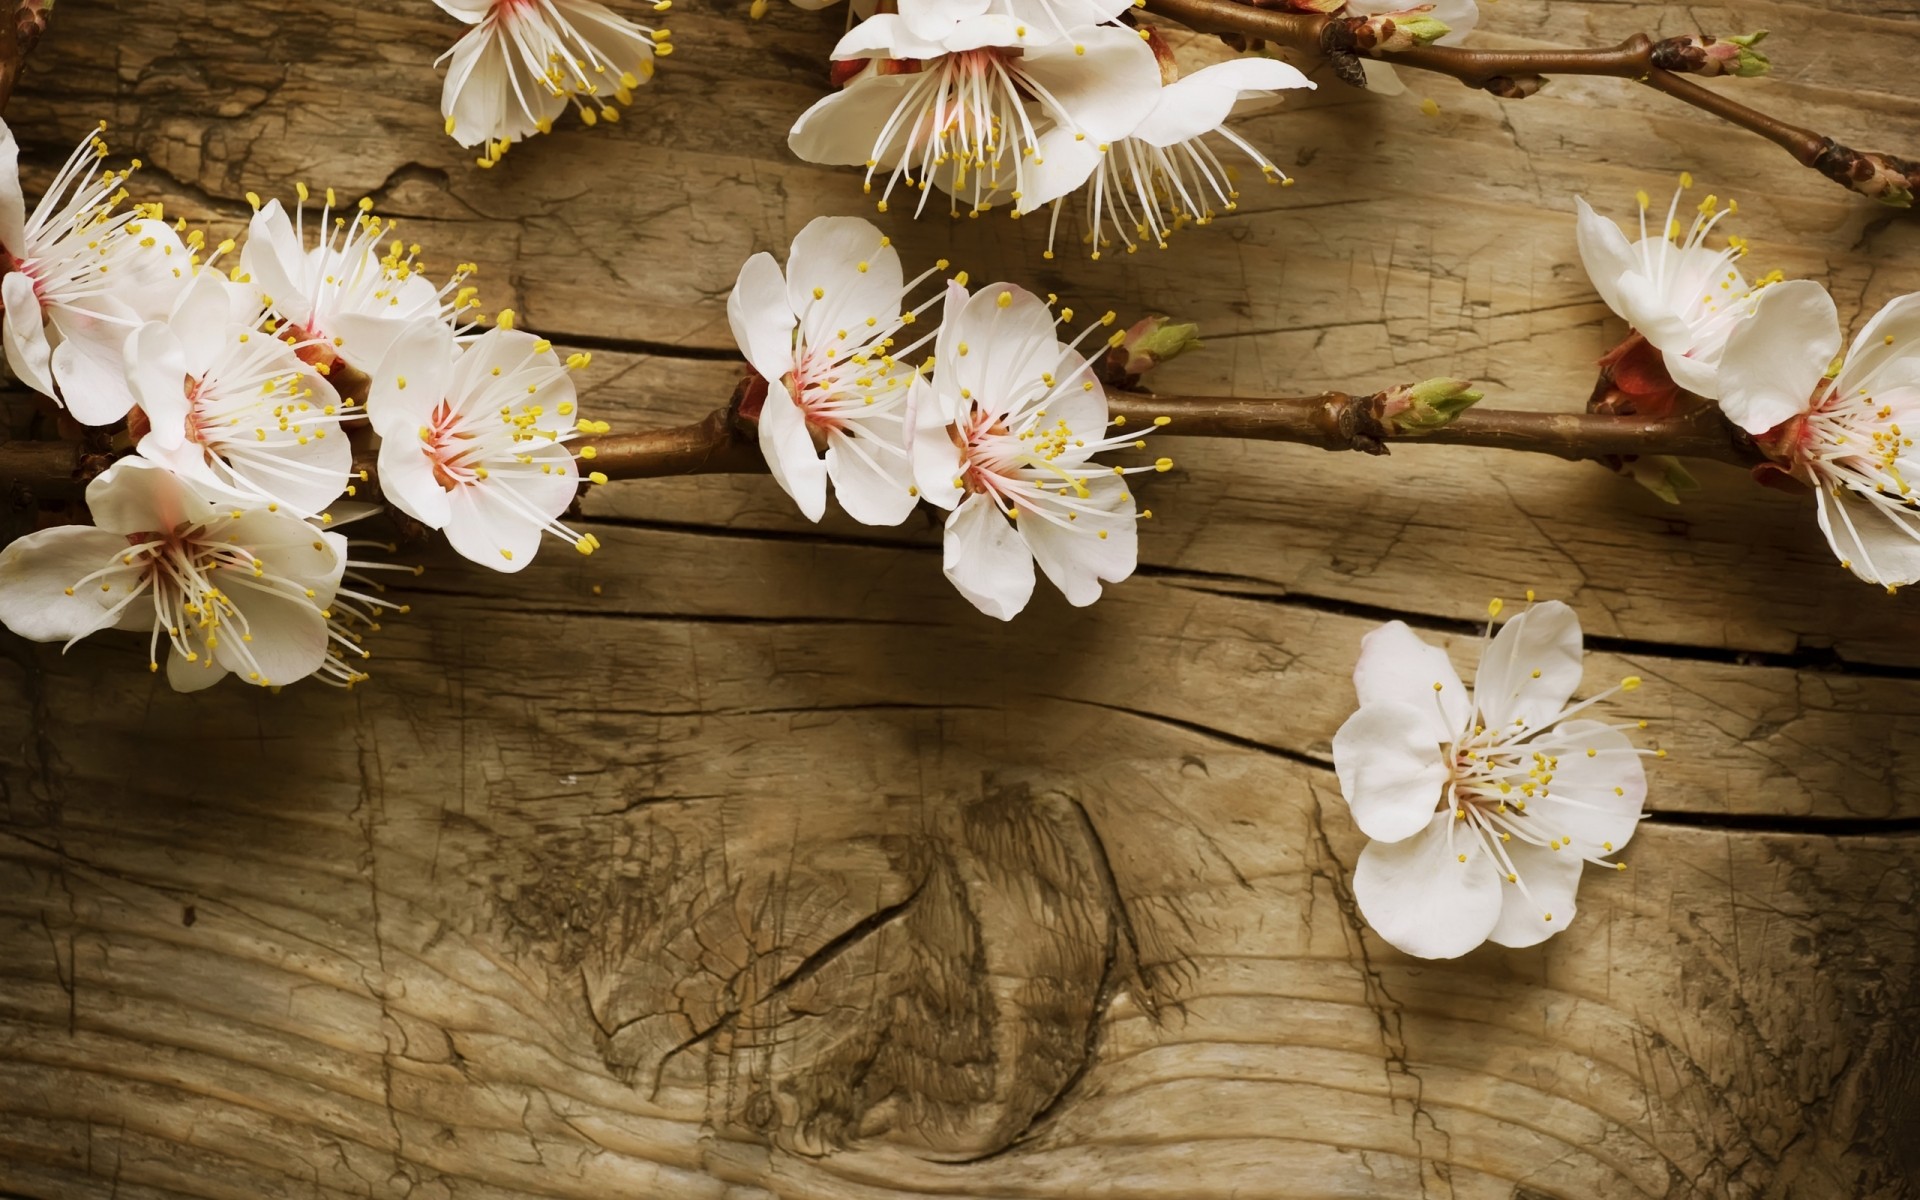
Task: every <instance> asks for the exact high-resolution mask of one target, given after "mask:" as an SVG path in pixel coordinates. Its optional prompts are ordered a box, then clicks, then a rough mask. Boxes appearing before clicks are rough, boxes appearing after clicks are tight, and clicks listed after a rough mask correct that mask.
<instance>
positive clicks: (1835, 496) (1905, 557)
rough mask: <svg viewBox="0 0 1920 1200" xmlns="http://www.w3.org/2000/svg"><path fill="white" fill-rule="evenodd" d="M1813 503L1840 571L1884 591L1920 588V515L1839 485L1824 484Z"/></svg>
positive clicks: (1891, 502) (1890, 500)
mask: <svg viewBox="0 0 1920 1200" xmlns="http://www.w3.org/2000/svg"><path fill="white" fill-rule="evenodd" d="M1814 499H1815V503H1816V504H1817V505H1818V510H1817V511H1818V513H1819V517H1820V532H1821V533H1824V534H1826V535H1827V544H1828V545H1829V546H1832V547H1833V553H1834V556H1835V557H1837V558H1838V559H1839V560H1840V565H1841V566H1843V567H1845V568H1847V570H1849V571H1852V572H1853V573H1854V574H1855V575H1857V576H1859V577H1860V578H1861V579H1864V580H1866V581H1867V582H1868V583H1877V584H1881V585H1882V586H1885V587H1904V586H1906V585H1907V584H1910V583H1920V513H1916V512H1915V511H1914V510H1912V509H1910V508H1907V507H1905V506H1903V505H1901V504H1899V503H1898V502H1897V501H1895V500H1893V499H1891V498H1889V497H1882V496H1874V495H1866V494H1862V493H1857V492H1854V491H1853V490H1851V489H1849V488H1847V487H1845V486H1839V485H1834V484H1824V483H1823V484H1821V485H1820V486H1819V487H1818V488H1817V489H1816V490H1815V492H1814Z"/></svg>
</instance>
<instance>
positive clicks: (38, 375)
mask: <svg viewBox="0 0 1920 1200" xmlns="http://www.w3.org/2000/svg"><path fill="white" fill-rule="evenodd" d="M100 128H101V129H104V128H105V125H104V123H103V124H102V125H101V126H100ZM106 154H107V144H106V143H105V142H104V141H102V140H101V138H100V135H99V132H98V130H94V131H90V132H88V134H87V136H86V137H85V138H84V139H82V140H81V142H80V145H79V146H78V147H77V148H75V150H74V152H73V154H72V155H71V156H70V157H69V158H68V159H67V161H66V163H65V164H64V165H62V166H61V168H60V170H59V172H58V174H56V175H55V176H54V179H53V183H52V184H51V185H49V186H48V188H47V191H46V194H45V195H43V196H42V197H41V198H40V202H39V204H37V205H35V206H34V210H33V213H32V214H31V215H29V214H28V213H27V210H26V199H25V197H24V195H23V194H22V192H21V189H20V173H19V157H20V147H19V144H18V143H17V142H16V141H15V140H14V136H13V130H12V129H10V128H8V127H7V126H6V124H5V123H4V122H0V251H3V252H4V258H0V270H4V272H5V276H4V278H0V299H3V300H4V302H5V307H6V315H5V319H4V322H3V323H0V341H4V343H5V348H6V356H7V363H8V365H9V366H11V367H12V368H13V373H14V375H15V376H16V377H17V378H18V379H19V380H20V381H21V382H22V383H24V384H26V385H27V386H28V387H30V388H32V389H33V390H34V391H36V392H39V393H41V394H43V395H46V396H50V397H52V398H53V399H55V400H58V401H60V402H61V403H62V404H64V405H65V406H66V408H67V411H68V412H70V413H71V414H72V415H73V418H74V420H76V421H79V422H80V423H81V424H83V425H111V424H113V423H114V422H115V421H118V420H120V419H121V418H122V417H124V416H126V415H127V410H128V409H130V408H132V407H133V399H134V398H133V393H132V391H131V390H130V389H129V388H128V386H127V379H126V372H125V370H124V369H123V365H124V364H123V362H122V359H121V352H122V350H123V348H124V347H125V345H126V340H127V336H128V335H129V334H131V333H132V332H133V331H134V330H135V329H137V328H139V327H140V325H141V324H143V323H144V322H146V321H149V320H153V319H155V318H157V317H161V316H163V315H165V314H166V312H167V310H168V309H169V308H171V307H172V304H173V301H174V297H175V296H176V295H177V294H178V291H179V289H180V287H181V285H182V281H183V280H184V279H185V278H186V275H187V272H188V271H189V270H190V269H191V264H190V262H189V256H188V255H187V253H186V251H185V249H184V248H183V247H182V246H181V244H180V239H179V238H178V237H177V236H176V235H175V233H174V231H173V230H171V229H169V228H167V226H166V222H165V221H164V220H162V219H161V216H160V212H159V208H158V206H157V205H156V206H147V205H133V206H131V207H127V208H122V207H120V206H121V205H122V204H123V203H124V202H125V201H126V200H127V198H128V194H127V190H126V188H125V187H124V186H123V185H124V184H125V183H126V181H127V178H128V176H129V174H130V173H131V172H132V170H133V169H134V168H136V167H138V166H139V162H138V160H136V161H135V162H134V163H133V165H132V166H130V167H128V168H127V169H126V170H122V171H115V170H111V169H103V168H102V167H101V166H100V165H99V164H100V160H101V159H103V158H105V157H106Z"/></svg>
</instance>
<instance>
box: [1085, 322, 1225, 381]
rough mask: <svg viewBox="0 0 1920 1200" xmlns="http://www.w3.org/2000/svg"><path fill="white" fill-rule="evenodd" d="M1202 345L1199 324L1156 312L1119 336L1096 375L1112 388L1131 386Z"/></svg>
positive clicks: (1103, 359) (1101, 362)
mask: <svg viewBox="0 0 1920 1200" xmlns="http://www.w3.org/2000/svg"><path fill="white" fill-rule="evenodd" d="M1199 345H1200V327H1199V326H1198V325H1195V324H1193V323H1191V322H1180V323H1176V322H1175V321H1174V319H1173V318H1172V317H1169V316H1164V315H1162V314H1159V313H1155V314H1153V315H1151V316H1146V317H1142V318H1141V319H1140V320H1138V321H1136V322H1134V324H1133V326H1132V328H1130V329H1128V330H1127V331H1126V332H1125V333H1124V334H1122V335H1120V337H1119V339H1118V340H1116V341H1115V342H1114V343H1113V345H1112V346H1111V347H1110V348H1109V349H1108V350H1107V353H1106V356H1105V357H1104V358H1102V359H1101V360H1100V365H1099V368H1098V371H1097V374H1098V375H1099V376H1100V381H1101V382H1102V383H1104V384H1106V385H1107V386H1109V387H1116V388H1121V389H1128V388H1132V387H1135V386H1137V385H1138V384H1139V382H1140V377H1141V376H1142V375H1145V374H1146V373H1147V372H1148V371H1151V370H1153V369H1154V368H1155V367H1157V366H1159V365H1160V364H1161V363H1163V362H1167V361H1170V360H1172V359H1175V358H1178V357H1180V356H1181V355H1182V354H1185V353H1186V352H1187V351H1189V350H1192V349H1194V348H1196V347H1198V346H1199Z"/></svg>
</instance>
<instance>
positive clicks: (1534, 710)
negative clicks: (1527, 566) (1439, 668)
mask: <svg viewBox="0 0 1920 1200" xmlns="http://www.w3.org/2000/svg"><path fill="white" fill-rule="evenodd" d="M1584 671H1585V662H1584V659H1583V658H1582V657H1581V644H1580V618H1579V616H1577V615H1576V614H1575V613H1574V611H1573V610H1572V609H1571V608H1568V607H1567V606H1566V605H1565V604H1562V603H1561V602H1560V601H1558V600H1548V601H1546V602H1544V603H1541V604H1536V605H1534V606H1533V607H1531V608H1529V609H1527V610H1526V611H1525V612H1522V613H1518V614H1516V615H1515V616H1514V617H1513V618H1512V619H1511V620H1509V621H1508V622H1507V623H1506V624H1505V625H1502V626H1501V627H1500V632H1499V633H1497V634H1495V635H1494V637H1493V641H1492V642H1491V643H1489V644H1488V646H1487V649H1486V652H1485V653H1483V654H1482V655H1481V656H1480V669H1479V671H1478V673H1476V674H1475V676H1474V680H1473V698H1474V700H1475V701H1476V702H1477V703H1478V704H1479V706H1480V715H1481V717H1482V718H1483V719H1484V720H1485V722H1486V725H1487V727H1488V728H1489V729H1498V728H1505V727H1506V726H1508V725H1511V724H1513V723H1514V722H1515V721H1516V720H1519V721H1525V722H1526V723H1527V726H1528V727H1529V728H1532V729H1538V728H1540V727H1541V726H1543V725H1545V724H1546V723H1547V722H1548V721H1551V720H1552V719H1553V718H1554V717H1556V716H1559V715H1560V711H1561V710H1562V709H1564V708H1566V706H1567V701H1568V700H1569V699H1571V698H1572V697H1573V693H1574V690H1575V689H1576V688H1578V687H1579V686H1580V676H1581V675H1582V674H1583V673H1584Z"/></svg>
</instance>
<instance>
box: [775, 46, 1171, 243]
mask: <svg viewBox="0 0 1920 1200" xmlns="http://www.w3.org/2000/svg"><path fill="white" fill-rule="evenodd" d="M834 57H835V58H836V59H855V58H870V59H874V60H876V61H875V62H874V63H873V64H872V65H870V66H869V67H868V68H867V69H866V70H865V71H864V72H863V73H862V74H861V75H860V76H858V77H857V78H855V79H854V80H853V81H852V82H851V83H849V84H847V86H846V87H844V88H842V89H841V90H840V91H838V92H835V93H833V94H832V95H829V96H827V97H825V98H823V99H821V100H820V101H819V102H817V103H816V104H814V105H813V107H811V108H809V109H808V110H807V111H806V112H805V113H803V114H802V115H801V117H800V119H799V120H798V121H797V122H795V124H794V126H793V131H792V132H791V134H789V136H788V139H787V141H788V145H789V146H791V147H792V149H793V152H794V153H795V154H797V155H799V156H800V157H801V158H803V159H806V160H807V161H809V162H816V163H824V164H829V165H845V166H861V167H865V168H866V185H865V186H866V189H867V191H868V192H869V193H871V192H872V191H873V187H874V183H875V179H876V177H878V178H879V180H880V182H881V189H880V199H879V200H878V202H877V204H878V207H879V210H880V211H881V212H885V211H887V205H888V202H889V201H890V199H891V198H892V196H893V193H894V189H895V188H896V187H901V186H904V187H906V188H908V189H910V190H911V189H914V188H918V189H920V191H921V193H922V194H921V197H920V200H919V202H918V204H917V206H916V209H915V211H916V212H918V211H920V210H921V209H924V208H925V206H926V198H927V194H928V191H929V189H931V188H934V187H938V188H940V189H942V190H944V191H946V192H947V193H948V194H949V195H951V196H953V197H955V198H956V199H955V203H956V204H957V203H958V202H959V201H960V200H965V201H966V202H967V203H968V204H969V205H970V206H971V208H972V209H973V211H976V212H977V211H984V210H985V209H986V208H988V207H991V206H992V205H995V204H998V203H1003V202H1013V203H1017V204H1020V205H1021V206H1022V207H1024V208H1028V209H1031V208H1033V207H1036V206H1038V205H1041V204H1044V203H1046V202H1048V201H1050V200H1053V199H1055V198H1056V197H1058V196H1061V195H1064V194H1065V193H1066V192H1068V191H1071V190H1072V189H1073V188H1074V187H1077V186H1078V185H1079V184H1080V182H1081V181H1082V180H1083V179H1084V178H1085V175H1084V174H1082V175H1080V176H1079V177H1077V178H1076V177H1074V175H1073V173H1072V172H1070V171H1061V170H1057V169H1056V170H1054V171H1051V172H1049V173H1048V175H1047V177H1046V180H1045V184H1044V186H1042V182H1041V179H1040V177H1039V176H1038V175H1037V170H1038V168H1040V167H1041V166H1043V165H1044V160H1043V158H1042V155H1041V147H1040V141H1041V136H1042V134H1043V133H1044V132H1045V131H1046V130H1048V129H1051V128H1053V127H1055V126H1057V127H1059V128H1060V129H1062V130H1064V131H1065V133H1064V135H1063V136H1066V137H1068V138H1072V139H1077V140H1085V141H1091V142H1092V143H1093V144H1095V145H1096V146H1097V145H1099V144H1101V143H1105V142H1112V141H1115V140H1117V139H1119V138H1122V137H1125V136H1126V135H1127V134H1129V133H1131V132H1132V131H1133V129H1134V128H1135V126H1137V125H1138V124H1139V123H1140V121H1141V119H1142V118H1143V117H1145V116H1146V115H1147V113H1148V112H1149V111H1151V110H1152V108H1153V106H1154V104H1155V102H1156V100H1157V97H1158V94H1159V81H1160V69H1159V66H1158V65H1157V64H1156V63H1155V61H1154V56H1153V51H1152V50H1150V49H1148V48H1147V45H1146V43H1145V42H1143V41H1141V40H1140V38H1139V37H1138V36H1136V35H1135V34H1134V33H1133V32H1132V31H1131V30H1127V29H1120V28H1115V27H1112V26H1089V27H1084V28H1080V29H1076V30H1074V31H1073V36H1072V37H1070V38H1065V39H1059V40H1053V39H1052V38H1051V35H1050V34H1048V33H1046V31H1044V30H1043V29H1042V27H1041V26H1040V25H1038V24H1034V25H1026V24H1022V23H1021V22H1020V21H1019V20H1018V19H1017V18H1014V17H1011V16H1007V15H1005V14H1002V13H988V14H985V15H982V16H977V17H971V18H968V19H966V20H962V21H958V22H955V23H952V24H951V25H950V26H949V27H948V28H947V30H946V32H945V33H944V35H943V36H941V37H939V38H937V39H932V38H924V37H921V36H919V35H917V34H915V33H914V32H913V30H912V29H911V28H910V27H909V26H908V25H907V23H906V19H905V18H904V17H903V16H901V15H898V14H882V15H880V16H876V17H872V18H869V19H868V20H866V21H863V22H861V23H860V24H859V25H857V26H855V27H854V28H853V29H852V30H850V31H849V32H848V33H847V35H846V37H844V38H842V39H841V42H840V44H839V45H838V46H836V47H835V48H834ZM1092 166H1093V164H1092V163H1091V162H1089V163H1087V164H1086V169H1087V170H1088V171H1091V170H1092ZM956 211H958V209H957V208H956Z"/></svg>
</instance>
